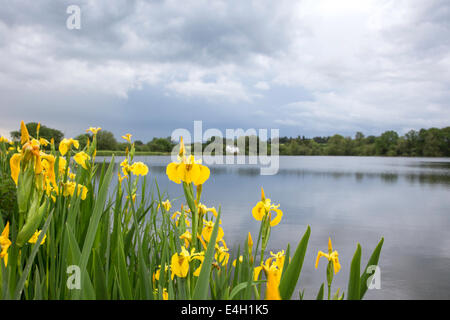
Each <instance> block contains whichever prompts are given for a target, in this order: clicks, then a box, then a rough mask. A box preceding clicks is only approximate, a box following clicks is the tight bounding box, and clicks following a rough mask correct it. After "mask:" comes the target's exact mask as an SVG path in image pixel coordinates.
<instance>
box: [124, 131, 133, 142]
mask: <svg viewBox="0 0 450 320" xmlns="http://www.w3.org/2000/svg"><path fill="white" fill-rule="evenodd" d="M131 137H132V135H131V134H130V133H127V134H126V135H124V136H122V138H123V139H125V140H127V141H128V143H131Z"/></svg>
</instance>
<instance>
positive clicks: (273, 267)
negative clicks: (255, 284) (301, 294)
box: [254, 257, 283, 300]
mask: <svg viewBox="0 0 450 320" xmlns="http://www.w3.org/2000/svg"><path fill="white" fill-rule="evenodd" d="M273 260H274V258H273V257H272V258H268V259H267V260H266V262H265V264H263V265H261V266H259V267H256V268H255V271H254V272H255V273H254V279H255V281H256V280H257V279H258V277H259V273H260V272H261V270H263V271H264V273H265V275H266V279H267V283H266V300H281V296H280V291H279V288H278V287H279V285H280V280H281V274H282V272H283V266H281V267H280V266H279V263H278V262H277V261H276V260H275V261H273Z"/></svg>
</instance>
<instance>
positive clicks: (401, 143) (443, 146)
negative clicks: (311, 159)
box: [279, 127, 450, 157]
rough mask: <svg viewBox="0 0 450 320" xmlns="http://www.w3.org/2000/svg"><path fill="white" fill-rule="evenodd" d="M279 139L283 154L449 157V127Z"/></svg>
mask: <svg viewBox="0 0 450 320" xmlns="http://www.w3.org/2000/svg"><path fill="white" fill-rule="evenodd" d="M279 143H280V154H282V155H333V156H392V157H395V156H403V157H450V127H446V128H442V129H438V128H430V129H420V130H419V131H416V130H410V131H409V132H408V133H406V134H405V135H404V136H399V135H398V133H397V132H395V131H392V130H391V131H386V132H384V133H383V134H381V135H380V136H378V137H377V136H367V137H366V136H364V134H363V133H361V132H357V133H356V134H355V137H353V138H352V137H344V136H341V135H339V134H335V135H334V136H331V137H314V138H312V139H309V138H305V137H304V136H303V137H300V136H298V137H297V138H291V137H289V138H288V137H282V138H280V139H279Z"/></svg>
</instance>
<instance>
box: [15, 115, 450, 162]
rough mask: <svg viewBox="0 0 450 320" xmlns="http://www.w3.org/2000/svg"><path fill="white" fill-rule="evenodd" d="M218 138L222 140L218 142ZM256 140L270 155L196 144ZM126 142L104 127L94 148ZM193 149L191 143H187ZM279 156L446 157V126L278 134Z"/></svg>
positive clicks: (170, 144)
mask: <svg viewBox="0 0 450 320" xmlns="http://www.w3.org/2000/svg"><path fill="white" fill-rule="evenodd" d="M26 126H27V129H28V131H29V132H30V134H31V135H35V132H36V127H37V123H35V122H30V123H27V124H26ZM40 136H41V137H43V138H45V139H47V140H48V141H50V140H51V138H53V139H54V141H55V144H56V145H57V146H58V144H59V142H60V141H61V140H62V139H63V137H64V134H63V133H62V132H61V131H59V130H57V129H51V128H48V127H46V126H44V125H41V127H40ZM11 137H12V138H13V140H15V141H18V140H19V139H20V131H12V132H11ZM88 138H90V139H92V135H91V134H88V133H83V134H80V135H78V136H77V137H75V139H77V140H78V141H79V142H80V148H84V146H85V145H86V143H87V139H88ZM219 139H222V141H220V140H219ZM255 141H256V143H257V145H258V147H257V150H256V153H259V152H261V151H264V152H267V154H270V150H271V141H270V140H269V141H268V146H267V151H266V150H259V147H260V146H259V138H258V137H252V136H245V137H239V138H237V139H234V141H230V140H227V139H225V138H221V137H213V138H211V139H209V140H208V141H206V142H204V143H202V144H201V146H199V147H200V148H201V150H205V148H207V147H208V145H210V144H211V143H214V142H221V143H222V146H223V150H222V151H223V154H225V153H226V152H227V150H226V146H227V145H236V146H239V145H240V143H242V145H245V148H244V149H245V150H240V151H239V154H244V153H245V154H246V155H248V154H251V153H252V152H251V151H252V150H251V149H250V148H249V145H250V143H249V142H255ZM177 143H178V141H171V139H170V137H166V138H153V139H152V140H150V141H148V142H147V143H144V142H143V141H141V140H136V141H134V144H135V148H136V151H141V152H163V153H164V152H167V153H169V152H171V151H172V149H173V148H174V147H175V145H176V144H177ZM127 146H128V143H127V142H125V141H123V142H122V141H120V142H119V141H117V139H116V138H115V137H114V134H113V133H112V132H110V131H107V130H101V131H99V132H98V133H97V149H98V150H111V151H125V149H126V148H127ZM190 147H191V148H192V149H194V144H192V145H191V146H190ZM279 151H280V155H333V156H335V155H336V156H392V157H394V156H404V157H450V127H446V128H442V129H438V128H430V129H420V130H419V131H416V130H410V131H409V132H408V133H406V134H405V135H404V136H399V135H398V133H397V132H395V131H392V130H390V131H386V132H384V133H382V134H381V135H380V136H373V135H369V136H367V137H366V136H365V135H364V134H363V133H362V132H357V133H356V134H355V136H354V137H344V136H342V135H339V134H335V135H333V136H327V137H314V138H306V137H305V136H298V137H296V138H294V137H280V138H279Z"/></svg>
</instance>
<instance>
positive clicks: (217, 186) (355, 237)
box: [117, 157, 450, 299]
mask: <svg viewBox="0 0 450 320" xmlns="http://www.w3.org/2000/svg"><path fill="white" fill-rule="evenodd" d="M122 159H123V158H120V157H119V158H117V161H121V160H122ZM247 160H248V159H247ZM135 161H143V162H145V163H147V164H148V165H149V167H150V175H149V178H150V179H153V180H154V178H156V179H157V181H158V185H159V187H160V189H161V191H162V192H166V193H168V194H169V196H170V198H171V199H174V198H177V197H178V198H180V197H181V196H182V195H183V193H182V188H181V186H180V185H177V184H175V183H172V182H170V181H169V180H168V179H167V176H166V174H165V167H166V165H167V164H168V163H169V162H170V158H169V157H137V158H135ZM247 162H248V161H247ZM279 167H280V168H279V171H278V173H277V174H276V175H272V176H264V175H260V169H259V167H258V166H257V165H249V164H241V165H237V164H234V165H212V166H210V168H211V177H210V179H209V180H208V181H207V182H206V183H205V185H204V191H203V192H204V193H203V197H202V198H203V199H205V201H206V204H207V205H208V206H215V207H216V208H218V207H219V206H221V208H222V222H223V224H222V226H223V228H224V231H225V235H226V240H227V243H228V245H229V246H231V247H232V246H233V244H237V243H243V241H244V239H245V238H246V236H247V232H248V231H251V232H252V235H254V237H256V235H257V233H258V227H259V223H257V222H255V220H254V219H253V217H252V215H251V209H252V208H253V206H254V205H255V204H256V202H257V201H259V199H260V196H261V195H260V189H261V186H263V187H264V190H265V192H266V196H267V197H268V198H270V199H272V201H273V202H275V203H280V204H281V206H280V209H282V210H283V213H284V216H283V219H282V221H281V223H280V224H279V225H278V226H276V227H274V228H273V229H272V234H271V240H270V243H269V247H270V249H272V250H274V251H275V250H281V249H285V248H286V244H287V243H288V242H289V243H291V246H296V245H297V243H298V241H299V239H300V238H301V236H302V235H303V233H304V231H305V229H306V227H307V225H310V226H311V231H312V233H311V237H310V241H309V246H308V251H307V254H306V258H305V263H304V265H303V270H302V274H301V283H300V288H302V289H305V297H306V298H314V297H315V296H316V294H317V291H318V288H319V286H320V284H321V282H323V281H326V279H325V268H326V262H325V261H321V264H320V265H319V269H318V270H315V269H314V262H315V256H316V254H317V251H318V250H322V251H326V250H327V241H328V236H331V238H332V240H333V246H334V248H335V249H336V250H338V251H339V257H340V260H341V265H342V271H341V272H339V273H338V274H337V275H336V276H335V280H334V281H335V282H334V284H333V285H334V290H333V291H335V290H336V289H337V288H338V287H341V288H346V287H347V281H348V273H349V264H350V260H351V258H352V256H353V253H354V251H355V249H356V243H357V242H359V243H360V244H361V246H362V250H363V251H362V257H363V261H362V264H363V266H365V264H366V262H367V259H368V257H369V255H370V253H371V251H372V250H373V248H374V247H375V246H376V244H377V243H378V241H379V240H380V238H381V237H384V238H385V242H384V246H383V250H382V252H381V258H380V269H381V289H380V290H369V291H368V293H367V294H366V298H367V299H450V232H449V230H450V159H437V158H433V159H430V158H379V157H280V166H279ZM180 204H181V200H180V199H178V200H175V201H174V206H175V207H178V206H179V205H180ZM296 297H298V295H297V296H296Z"/></svg>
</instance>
